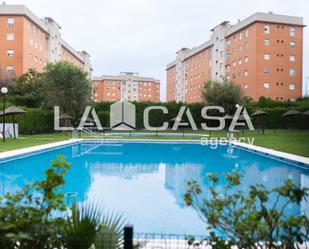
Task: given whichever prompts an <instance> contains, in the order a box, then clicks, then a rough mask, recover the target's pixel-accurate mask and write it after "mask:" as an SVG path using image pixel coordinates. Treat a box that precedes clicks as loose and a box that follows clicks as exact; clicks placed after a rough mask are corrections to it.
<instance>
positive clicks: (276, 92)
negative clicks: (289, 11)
mask: <svg viewBox="0 0 309 249" xmlns="http://www.w3.org/2000/svg"><path fill="white" fill-rule="evenodd" d="M303 27H304V25H303V18H302V17H293V16H283V15H275V14H273V13H271V12H269V13H267V14H266V13H255V14H253V15H252V16H250V17H248V18H246V19H245V20H243V21H239V22H238V23H237V24H235V25H231V24H230V23H229V22H227V21H225V22H222V23H221V24H219V25H218V26H216V27H214V28H213V29H212V30H211V31H212V35H211V38H210V40H209V41H206V42H204V43H203V44H201V45H199V46H198V47H195V48H192V49H188V48H182V49H180V50H179V51H178V52H177V55H176V60H174V61H173V62H171V63H169V64H168V65H167V67H166V84H167V88H166V96H167V100H168V101H171V100H176V101H183V102H200V101H202V100H203V98H202V89H203V83H204V82H206V81H207V80H210V79H212V80H218V81H221V80H222V79H223V78H227V79H229V80H232V81H234V82H236V83H237V84H239V85H240V86H241V87H242V89H243V91H244V94H245V95H246V96H250V97H252V98H253V99H254V100H257V99H259V97H261V96H265V97H270V98H272V99H275V100H287V99H291V100H294V99H296V98H298V97H301V96H302V65H303Z"/></svg>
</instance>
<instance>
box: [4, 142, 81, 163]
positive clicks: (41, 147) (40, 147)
mask: <svg viewBox="0 0 309 249" xmlns="http://www.w3.org/2000/svg"><path fill="white" fill-rule="evenodd" d="M78 141H80V139H68V140H64V141H58V142H52V143H47V144H41V145H35V146H30V147H27V148H21V149H15V150H9V151H4V152H0V160H2V159H7V158H11V157H15V156H19V155H24V154H25V155H26V154H29V153H31V152H38V151H42V150H48V149H53V148H56V147H59V146H65V145H69V144H72V143H75V142H78Z"/></svg>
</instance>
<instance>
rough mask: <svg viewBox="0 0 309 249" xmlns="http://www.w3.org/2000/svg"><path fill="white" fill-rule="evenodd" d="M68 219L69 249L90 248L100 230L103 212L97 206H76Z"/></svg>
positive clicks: (67, 236)
mask: <svg viewBox="0 0 309 249" xmlns="http://www.w3.org/2000/svg"><path fill="white" fill-rule="evenodd" d="M71 210H72V215H70V216H69V217H68V218H67V222H66V227H65V242H66V247H67V248H68V249H87V248H90V247H91V246H92V245H93V243H94V241H95V238H96V234H97V232H98V230H99V224H100V219H101V217H102V213H101V210H100V209H99V207H98V206H96V205H95V204H92V203H91V204H81V205H77V204H74V205H73V207H72V209H71Z"/></svg>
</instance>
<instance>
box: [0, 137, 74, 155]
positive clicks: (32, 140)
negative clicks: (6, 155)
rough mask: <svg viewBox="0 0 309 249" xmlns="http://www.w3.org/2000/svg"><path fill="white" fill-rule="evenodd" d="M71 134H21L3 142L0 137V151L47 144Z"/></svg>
mask: <svg viewBox="0 0 309 249" xmlns="http://www.w3.org/2000/svg"><path fill="white" fill-rule="evenodd" d="M71 137H72V136H71V135H70V134H69V133H68V135H66V134H65V133H56V134H43V135H28V136H23V135H21V136H20V137H19V138H18V139H15V140H14V139H12V138H9V139H6V140H5V143H3V142H2V139H0V152H3V151H8V150H15V149H21V148H26V147H30V146H35V145H41V144H48V143H52V142H58V141H62V140H66V139H70V138H71Z"/></svg>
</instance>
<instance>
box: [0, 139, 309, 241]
mask: <svg viewBox="0 0 309 249" xmlns="http://www.w3.org/2000/svg"><path fill="white" fill-rule="evenodd" d="M59 154H62V155H65V157H66V159H67V161H68V162H70V163H71V165H72V167H71V169H70V171H69V173H68V174H67V176H66V185H65V187H64V188H63V192H65V193H70V194H72V193H73V197H72V196H71V197H70V198H68V199H67V202H71V201H72V198H76V200H78V201H91V200H96V201H99V202H101V203H103V204H104V206H105V207H106V208H107V209H108V210H112V211H117V212H121V213H123V216H124V217H125V218H126V220H127V221H128V223H130V224H133V225H134V229H135V231H136V232H142V233H173V234H195V235H200V234H205V231H206V230H205V227H206V225H205V224H204V223H202V222H201V221H200V220H199V218H198V216H197V214H196V212H195V211H194V210H193V209H192V208H189V207H186V206H185V204H184V201H183V195H184V192H185V189H186V182H187V181H189V180H197V181H198V182H199V183H200V184H201V186H202V188H203V189H206V188H207V184H208V182H207V173H212V172H220V173H223V174H224V173H227V172H231V171H232V170H234V169H238V170H239V171H240V172H242V173H243V175H244V179H243V183H242V185H241V188H243V190H244V191H245V190H246V189H248V187H249V185H251V184H254V183H263V184H265V185H266V186H267V187H271V186H276V185H279V184H281V183H283V181H284V180H285V179H286V178H290V179H293V181H294V182H295V183H297V184H298V185H299V186H300V185H301V186H307V187H309V171H308V170H306V169H302V168H301V167H298V165H293V164H292V163H290V162H285V161H283V160H277V159H275V158H270V157H267V156H264V155H261V154H259V153H252V152H251V151H248V150H244V149H242V148H239V147H234V148H232V147H230V146H219V147H218V148H217V149H211V148H210V147H209V146H201V145H200V144H199V143H198V142H143V141H135V142H132V141H109V142H107V141H105V142H94V141H82V142H75V143H73V144H70V145H66V146H63V147H60V148H55V149H52V150H48V151H41V152H40V153H36V154H33V153H30V154H27V155H24V156H21V157H17V158H15V157H13V158H9V159H7V160H3V159H2V161H0V191H1V194H4V193H6V192H14V191H16V190H19V189H21V188H22V187H23V186H25V185H26V184H28V183H32V182H34V181H36V180H38V179H42V177H43V176H44V170H45V169H46V167H48V166H49V165H50V160H52V159H55V157H56V155H59ZM74 196H75V197H74ZM305 210H309V203H305V202H303V203H302V204H301V205H300V206H290V207H289V212H290V213H291V214H299V213H301V212H304V211H305Z"/></svg>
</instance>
